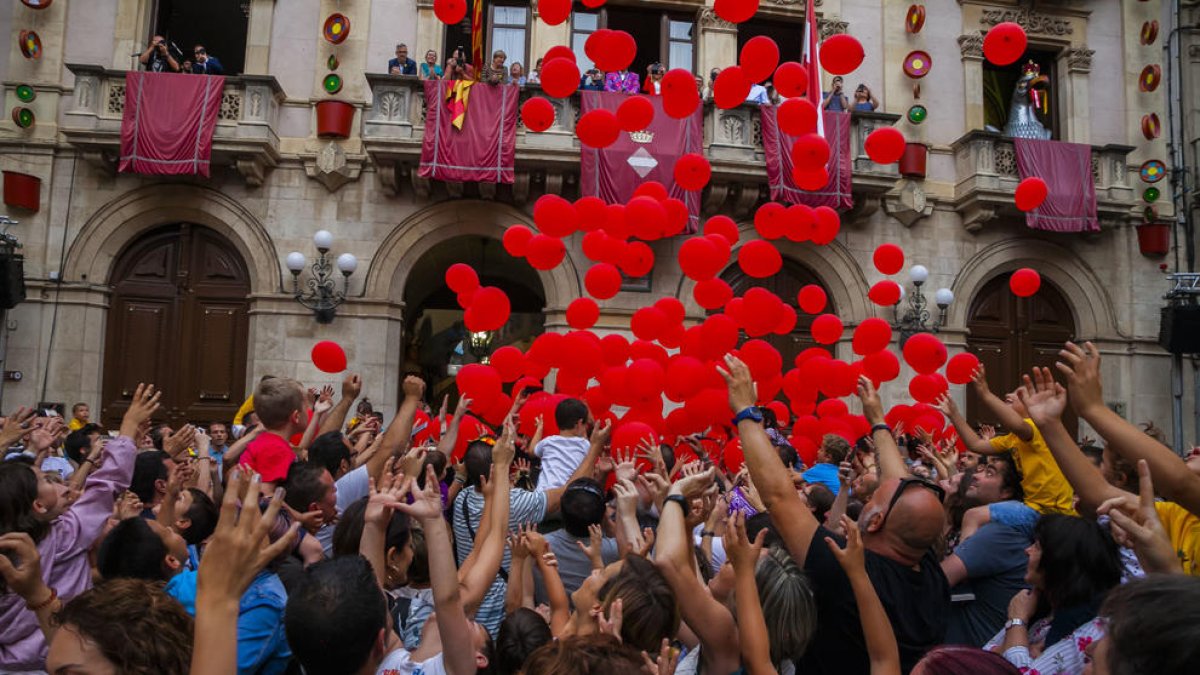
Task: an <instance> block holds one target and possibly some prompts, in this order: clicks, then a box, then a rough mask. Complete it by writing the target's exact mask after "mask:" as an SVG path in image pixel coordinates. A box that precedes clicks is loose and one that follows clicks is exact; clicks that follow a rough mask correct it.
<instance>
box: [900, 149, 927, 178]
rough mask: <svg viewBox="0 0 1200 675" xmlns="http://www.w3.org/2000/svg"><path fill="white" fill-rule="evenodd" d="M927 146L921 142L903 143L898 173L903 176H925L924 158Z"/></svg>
mask: <svg viewBox="0 0 1200 675" xmlns="http://www.w3.org/2000/svg"><path fill="white" fill-rule="evenodd" d="M928 155H929V148H928V147H926V146H925V145H924V144H921V143H905V144H904V154H903V155H901V156H900V175H901V176H904V177H905V178H924V177H925V158H926V157H927V156H928Z"/></svg>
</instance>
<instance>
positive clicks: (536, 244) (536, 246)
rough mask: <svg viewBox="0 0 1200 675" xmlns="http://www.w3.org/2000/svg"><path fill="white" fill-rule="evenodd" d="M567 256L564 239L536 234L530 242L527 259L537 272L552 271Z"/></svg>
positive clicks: (526, 254)
mask: <svg viewBox="0 0 1200 675" xmlns="http://www.w3.org/2000/svg"><path fill="white" fill-rule="evenodd" d="M566 256H567V247H566V246H564V245H563V243H562V239H559V238H558V237H550V236H547V235H544V234H535V235H533V238H532V239H530V240H529V246H528V247H527V248H526V253H525V259H526V260H528V261H529V264H530V266H532V267H533V269H535V270H543V271H545V270H552V269H554V268H555V267H558V264H559V263H561V262H562V261H563V258H565V257H566Z"/></svg>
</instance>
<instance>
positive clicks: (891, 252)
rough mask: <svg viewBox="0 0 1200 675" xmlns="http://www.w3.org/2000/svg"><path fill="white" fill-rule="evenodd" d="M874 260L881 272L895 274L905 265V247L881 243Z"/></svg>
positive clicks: (876, 267)
mask: <svg viewBox="0 0 1200 675" xmlns="http://www.w3.org/2000/svg"><path fill="white" fill-rule="evenodd" d="M874 260H875V269H877V270H879V272H880V273H881V274H895V273H897V272H899V271H900V270H901V268H903V267H904V249H902V248H900V247H899V246H897V245H895V244H880V245H879V248H877V249H875V256H874Z"/></svg>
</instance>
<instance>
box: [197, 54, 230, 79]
mask: <svg viewBox="0 0 1200 675" xmlns="http://www.w3.org/2000/svg"><path fill="white" fill-rule="evenodd" d="M192 72H193V73H196V74H197V75H224V74H225V66H223V65H221V62H220V61H219V60H218V59H217V57H215V56H210V57H208V59H207V60H206V61H205V62H204V63H193V64H192Z"/></svg>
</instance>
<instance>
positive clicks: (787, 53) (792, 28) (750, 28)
mask: <svg viewBox="0 0 1200 675" xmlns="http://www.w3.org/2000/svg"><path fill="white" fill-rule="evenodd" d="M759 35H765V36H767V37H769V38H771V39H772V40H774V41H775V44H776V45H778V46H779V60H780V61H799V60H800V56H801V51H802V49H803V47H804V23H803V22H801V21H795V22H791V21H775V20H770V19H750V20H749V21H746V22H745V23H740V24H738V28H737V40H738V53H739V54H741V53H742V47H744V46H745V45H746V43H747V42H749V41H750V38H752V37H757V36H759Z"/></svg>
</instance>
